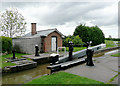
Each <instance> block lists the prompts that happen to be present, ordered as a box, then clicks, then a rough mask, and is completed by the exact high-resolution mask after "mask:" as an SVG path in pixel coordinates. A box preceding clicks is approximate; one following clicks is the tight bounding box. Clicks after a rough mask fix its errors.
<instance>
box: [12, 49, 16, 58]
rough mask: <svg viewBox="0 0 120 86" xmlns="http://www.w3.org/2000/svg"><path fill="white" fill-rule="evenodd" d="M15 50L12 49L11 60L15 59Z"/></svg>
mask: <svg viewBox="0 0 120 86" xmlns="http://www.w3.org/2000/svg"><path fill="white" fill-rule="evenodd" d="M15 51H16V50H15V48H13V50H12V53H13V57H12V59H15Z"/></svg>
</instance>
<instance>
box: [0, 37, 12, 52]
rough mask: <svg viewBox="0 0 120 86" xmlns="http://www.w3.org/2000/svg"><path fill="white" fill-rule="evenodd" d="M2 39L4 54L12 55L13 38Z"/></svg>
mask: <svg viewBox="0 0 120 86" xmlns="http://www.w3.org/2000/svg"><path fill="white" fill-rule="evenodd" d="M0 39H2V40H1V41H2V53H5V52H7V53H11V51H12V38H9V37H4V36H1V37H0Z"/></svg>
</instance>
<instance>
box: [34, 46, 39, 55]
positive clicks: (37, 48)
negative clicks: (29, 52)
mask: <svg viewBox="0 0 120 86" xmlns="http://www.w3.org/2000/svg"><path fill="white" fill-rule="evenodd" d="M38 51H39V47H38V45H35V56H40V55H39V53H38Z"/></svg>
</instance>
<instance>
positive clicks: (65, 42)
mask: <svg viewBox="0 0 120 86" xmlns="http://www.w3.org/2000/svg"><path fill="white" fill-rule="evenodd" d="M70 41H72V42H73V44H74V45H73V46H74V47H79V46H81V45H82V44H83V43H84V42H82V39H81V38H80V37H79V35H77V36H71V35H69V36H66V37H65V38H64V39H63V46H65V47H68V46H69V42H70Z"/></svg>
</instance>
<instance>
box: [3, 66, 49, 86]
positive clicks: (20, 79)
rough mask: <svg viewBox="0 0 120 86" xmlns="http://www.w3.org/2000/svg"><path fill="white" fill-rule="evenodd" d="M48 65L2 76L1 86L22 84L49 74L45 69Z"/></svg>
mask: <svg viewBox="0 0 120 86" xmlns="http://www.w3.org/2000/svg"><path fill="white" fill-rule="evenodd" d="M48 65H49V64H42V65H38V66H37V67H36V68H33V69H29V70H25V71H20V72H17V73H11V74H7V75H4V76H2V84H22V83H25V82H27V81H29V80H32V79H33V78H35V77H38V76H41V75H45V74H49V73H50V71H49V70H47V69H46V67H47V66H48Z"/></svg>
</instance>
